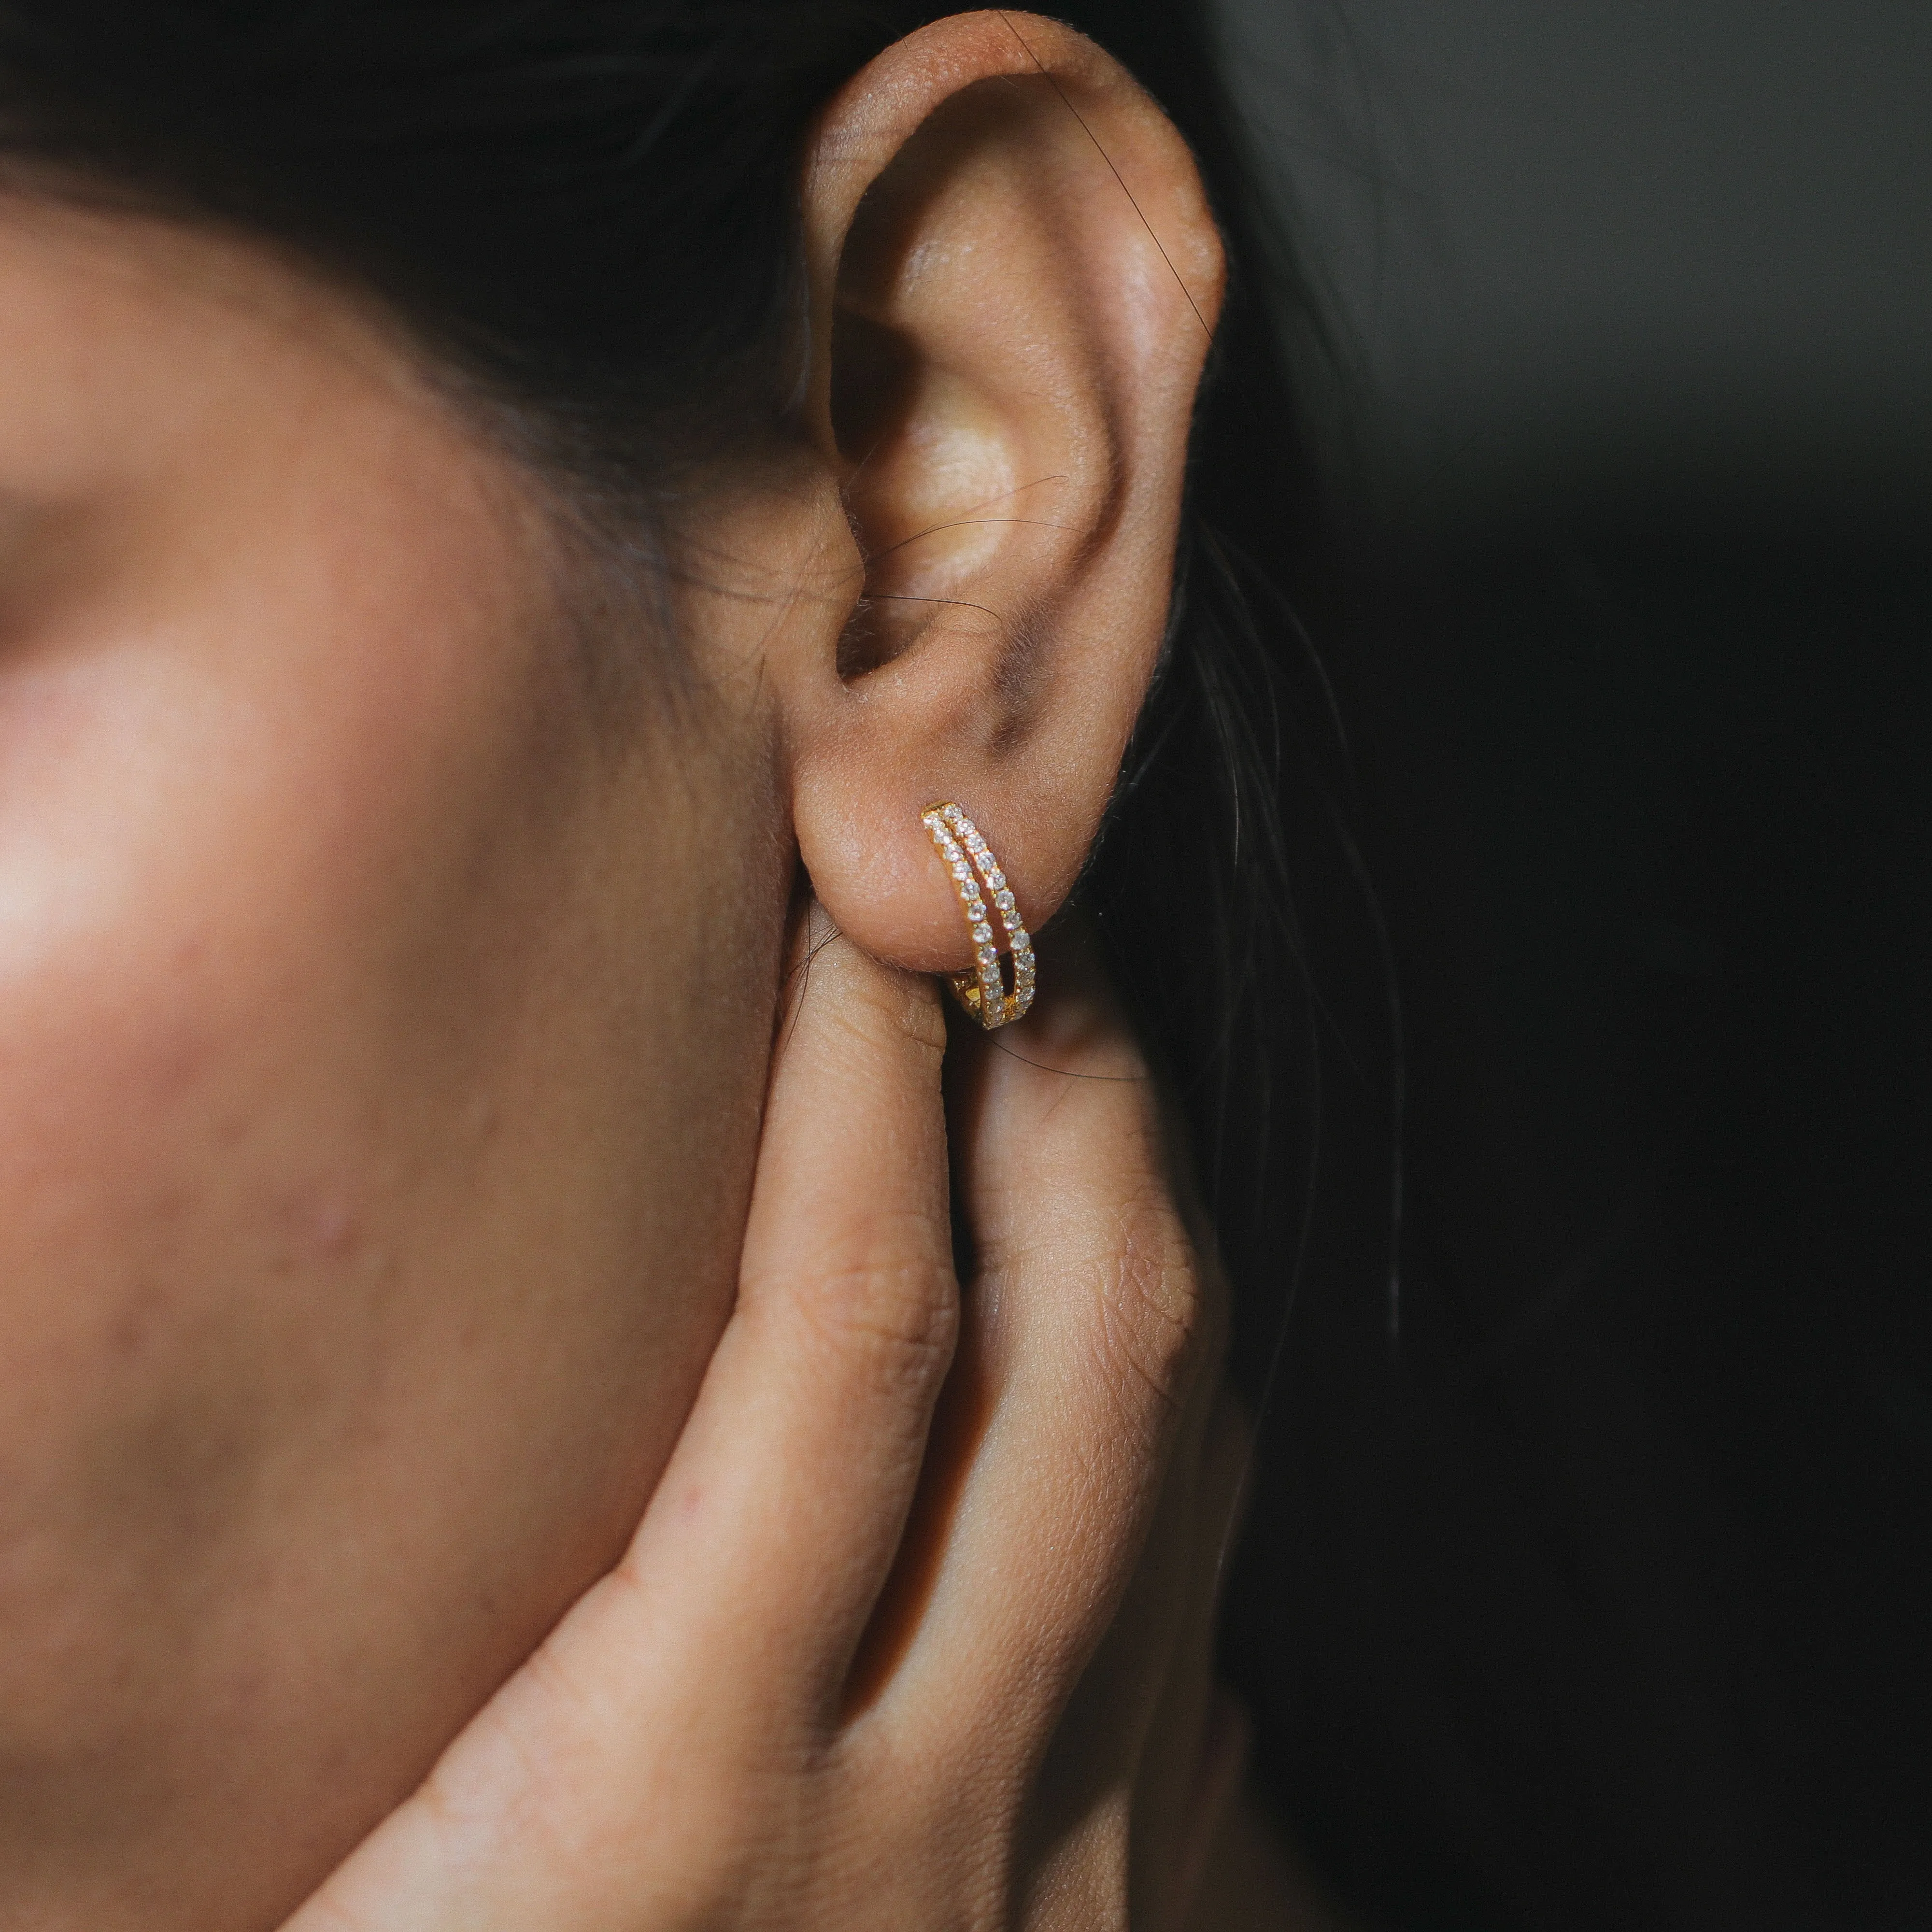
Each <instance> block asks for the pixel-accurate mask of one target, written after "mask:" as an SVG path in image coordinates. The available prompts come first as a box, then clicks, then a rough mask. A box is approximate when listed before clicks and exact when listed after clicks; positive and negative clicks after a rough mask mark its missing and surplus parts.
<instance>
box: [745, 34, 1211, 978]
mask: <svg viewBox="0 0 1932 1932" xmlns="http://www.w3.org/2000/svg"><path fill="white" fill-rule="evenodd" d="M805 226H806V239H807V247H808V266H809V274H810V276H811V304H812V315H813V318H814V329H813V340H814V344H816V345H817V347H816V355H817V362H816V366H815V367H814V370H813V371H812V375H811V385H812V386H811V395H810V399H809V413H810V419H811V425H812V428H813V433H814V435H815V437H817V440H818V441H819V443H820V448H821V452H822V455H823V459H824V460H825V461H826V463H828V464H829V465H831V466H832V467H833V469H834V471H835V474H836V475H837V476H838V479H839V481H840V482H841V487H842V489H843V492H844V499H845V503H846V507H847V513H848V517H849V520H850V525H851V528H852V531H853V537H854V538H855V541H856V545H857V548H858V552H859V554H857V555H856V556H854V557H853V559H852V574H851V577H850V580H849V586H850V587H849V589H848V591H847V596H846V598H845V599H844V604H843V605H842V606H841V608H842V609H843V610H844V611H845V612H847V613H848V614H847V621H846V622H845V623H844V627H843V629H842V631H841V633H840V634H838V637H837V638H836V640H835V641H834V640H832V639H831V638H830V637H829V633H828V632H827V631H826V630H825V629H824V628H823V627H820V626H808V627H806V629H807V631H811V632H812V633H814V634H815V637H816V641H815V642H808V643H805V645H804V646H802V648H796V649H790V650H787V651H784V652H781V653H780V657H781V659H782V661H781V662H778V663H775V664H770V665H769V666H768V670H770V671H772V672H774V673H775V674H776V676H777V677H778V682H779V686H780V688H779V689H778V692H777V696H778V702H779V706H780V709H781V718H782V727H781V728H782V730H783V732H784V736H785V739H786V748H787V754H788V755H787V763H788V766H789V769H790V772H791V775H792V783H793V819H794V823H795V824H796V829H797V834H798V839H799V849H800V851H801V853H802V856H803V859H804V861H805V865H806V866H807V868H808V870H809V871H810V873H811V878H812V881H813V883H814V887H815V889H816V890H817V894H818V896H819V898H820V901H822V902H823V904H824V905H825V907H826V909H827V910H828V911H829V913H831V915H832V917H833V918H834V919H835V920H836V921H837V922H838V924H839V925H840V926H841V927H842V928H843V929H844V930H845V931H846V932H847V933H849V934H850V935H851V936H852V937H853V938H854V939H856V941H858V942H859V944H861V945H862V946H864V947H865V948H866V949H867V950H868V951H870V952H871V953H874V954H876V955H877V956H879V957H880V958H883V959H890V960H892V961H895V962H898V963H899V964H901V965H906V966H908V967H911V968H916V969H917V970H919V971H942V970H950V969H956V968H961V967H963V966H965V965H966V964H967V963H968V959H969V958H970V956H971V944H970V941H969V939H968V935H967V932H966V930H965V925H964V922H962V919H961V916H960V913H959V901H958V900H957V899H956V898H955V896H954V894H953V887H952V883H951V880H950V876H949V875H948V874H947V870H946V868H945V867H944V865H942V864H941V862H940V860H939V859H938V856H937V855H936V854H935V852H934V850H933V848H932V843H931V841H930V839H929V836H928V835H927V833H926V829H925V828H924V827H923V826H922V824H921V823H920V819H919V814H920V811H921V810H922V808H924V807H925V806H926V805H929V804H932V802H935V800H938V799H952V800H955V801H956V802H958V803H959V805H961V806H962V807H963V808H965V811H967V813H968V814H970V816H971V817H972V818H973V819H974V820H976V821H977V823H978V825H979V826H980V829H981V830H982V831H983V832H984V833H985V835H986V838H987V840H988V841H989V844H991V845H992V848H993V850H994V851H995V853H997V854H998V858H999V860H1000V862H1001V865H1002V866H1003V868H1004V870H1005V871H1006V873H1007V878H1008V880H1009V882H1010V885H1011V886H1012V888H1013V891H1014V892H1015V894H1016V897H1017V898H1018V901H1019V912H1020V913H1021V914H1022V916H1024V918H1025V919H1026V920H1027V922H1028V923H1029V924H1030V925H1034V926H1037V925H1040V924H1042V923H1043V922H1045V921H1046V919H1048V918H1049V917H1050V916H1052V913H1054V912H1055V910H1057V909H1058V907H1059V906H1060V904H1061V901H1063V900H1064V898H1065V897H1066V895H1067V892H1068V891H1069V890H1070V889H1071V887H1072V886H1073V882H1074V880H1075V879H1076V877H1077V876H1078V874H1079V870H1080V868H1081V865H1082V862H1083V860H1084V858H1085V854H1086V852H1087V849H1088V846H1089V844H1091V841H1092V840H1093V838H1094V834H1095V832H1096V830H1097V827H1098V826H1099V824H1100V817H1101V814H1102V813H1103V811H1104V810H1105V808H1106V803H1107V800H1108V797H1109V794H1110V793H1111V791H1112V788H1113V786H1114V784H1115V779H1116V778H1117V776H1118V772H1119V769H1120V766H1121V758H1122V756H1123V754H1124V751H1125V748H1126V745H1127V738H1128V735H1129V733H1130V731H1131V730H1132V729H1133V723H1134V719H1135V718H1136V714H1137V713H1138V712H1139V709H1140V706H1141V703H1142V700H1143V698H1144V697H1145V695H1146V692H1147V689H1148V683H1149V681H1150V679H1151V677H1152V676H1153V674H1154V667H1155V664H1156V661H1157V658H1158V655H1159V653H1160V646H1161V642H1162V639H1163V635H1164V633H1165V630H1166V619H1167V610H1168V604H1169V593H1170V589H1171V582H1172V571H1173V560H1174V549H1175V536H1176V532H1177V529H1178V523H1179V517H1180V510H1181V489H1182V482H1183V472H1184V466H1185V461H1186V455H1187V437H1188V429H1189V424H1190V417H1191V415H1192V412H1193V402H1194V395H1195V391H1196V386H1197V385H1198V383H1199V379H1200V375H1201V370H1202V364H1203V362H1204V359H1205V356H1206V353H1207V350H1208V344H1209V337H1210V330H1211V326H1212V324H1213V322H1214V317H1215V316H1216V314H1217V310H1218V306H1219V302H1220V293H1221V286H1222V257H1221V249H1220V239H1219V236H1218V235H1217V232H1216V229H1215V227H1214V222H1213V220H1212V218H1211V216H1210V214H1209V212H1208V207H1207V204H1206V202H1205V199H1204V197H1203V195H1202V189H1201V185H1200V181H1199V176H1198V175H1197V173H1196V169H1195V166H1194V163H1193V157H1191V155H1190V154H1189V152H1188V151H1187V147H1186V145H1185V144H1184V142H1182V141H1181V138H1180V136H1178V134H1177V133H1175V130H1174V128H1173V127H1172V125H1171V124H1170V123H1169V121H1168V120H1167V119H1166V116H1165V115H1163V114H1162V113H1161V112H1160V110H1159V109H1158V108H1157V107H1155V106H1154V104H1153V102H1152V101H1150V100H1149V99H1148V96H1147V95H1145V94H1144V93H1143V92H1142V91H1141V90H1140V89H1139V87H1138V86H1136V85H1135V83H1133V80H1130V78H1129V77H1128V76H1127V74H1126V73H1125V72H1124V71H1123V70H1122V69H1121V68H1120V67H1119V66H1118V64H1117V63H1115V62H1114V61H1112V59H1111V58H1109V56H1108V55H1106V54H1105V53H1103V52H1102V51H1101V50H1100V49H1099V48H1098V47H1097V46H1094V44H1093V43H1092V42H1091V41H1089V40H1086V39H1085V38H1084V37H1082V36H1081V35H1079V34H1076V33H1074V32H1073V31H1071V30H1070V28H1066V27H1063V26H1059V25H1058V24H1057V23H1054V22H1052V21H1049V20H1043V19H1040V17H1037V16H1036V15H1033V14H1028V13H969V14H962V15H959V16H956V17H953V18H951V19H949V20H942V21H940V22H938V23H936V24H935V25H934V26H929V27H927V28H922V30H920V31H919V32H917V33H915V34H911V35H910V36H909V37H907V38H906V39H904V40H901V41H900V42H898V43H897V44H896V45H895V46H892V47H891V48H889V49H888V50H887V51H886V52H884V53H883V54H882V55H880V56H879V58H877V59H876V60H874V62H872V63H871V65H869V66H868V67H867V68H865V70H864V71H862V72H861V73H860V74H859V75H857V76H856V77H855V78H854V79H853V80H852V81H851V82H850V83H849V84H848V85H847V86H846V87H845V88H844V89H843V90H842V91H841V93H840V94H839V95H838V97H837V98H835V100H834V101H832V104H831V105H830V106H829V108H828V109H827V110H826V112H825V113H824V114H823V116H822V118H821V119H820V123H819V124H818V127H817V132H816V136H815V139H814V145H813V148H812V151H811V155H810V157H809V163H808V169H807V173H806V177H805ZM854 593H856V595H855V594H854Z"/></svg>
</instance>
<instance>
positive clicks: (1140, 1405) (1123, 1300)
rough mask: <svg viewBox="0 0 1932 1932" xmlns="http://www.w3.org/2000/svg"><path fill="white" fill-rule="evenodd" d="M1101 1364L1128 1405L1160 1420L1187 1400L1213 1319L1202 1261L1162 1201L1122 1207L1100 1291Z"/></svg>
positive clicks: (1146, 1418) (1150, 1421) (1127, 1409)
mask: <svg viewBox="0 0 1932 1932" xmlns="http://www.w3.org/2000/svg"><path fill="white" fill-rule="evenodd" d="M1100 1317H1101V1327H1100V1334H1101V1349H1102V1353H1103V1367H1104V1368H1105V1370H1106V1373H1107V1375H1108V1376H1109V1381H1110V1382H1111V1384H1112V1386H1113V1389H1114V1394H1115V1400H1116V1401H1117V1403H1118V1405H1119V1406H1120V1407H1121V1409H1122V1411H1123V1412H1124V1414H1125V1415H1128V1416H1130V1417H1133V1418H1139V1419H1140V1420H1141V1421H1142V1426H1143V1427H1146V1426H1150V1425H1151V1426H1154V1427H1158V1426H1159V1425H1160V1423H1161V1422H1162V1421H1163V1420H1164V1419H1165V1418H1166V1417H1167V1416H1168V1415H1172V1414H1173V1413H1175V1412H1178V1411H1179V1409H1181V1407H1182V1406H1183V1405H1184V1403H1185V1401H1186V1399H1187V1393H1188V1391H1189V1390H1190V1388H1191V1387H1192V1385H1193V1382H1194V1379H1195V1376H1196V1373H1198V1371H1199V1367H1200V1365H1201V1364H1202V1361H1203V1360H1204V1359H1205V1357H1206V1355H1208V1352H1210V1349H1211V1345H1212V1340H1213V1325H1212V1322H1211V1314H1210V1309H1209V1305H1208V1297H1207V1295H1206V1293H1205V1284H1204V1282H1203V1280H1202V1270H1201V1266H1200V1263H1199V1259H1198V1258H1197V1256H1196V1253H1195V1251H1194V1247H1193V1243H1192V1242H1191V1241H1190V1240H1189V1239H1188V1237H1187V1230H1186V1229H1185V1228H1184V1226H1182V1225H1181V1220H1180V1217H1178V1215H1177V1214H1175V1212H1174V1211H1173V1209H1172V1207H1171V1206H1170V1205H1169V1204H1168V1203H1167V1202H1166V1201H1164V1200H1160V1201H1157V1200H1151V1199H1142V1200H1139V1201H1133V1202H1129V1203H1127V1205H1125V1206H1124V1208H1123V1209H1122V1211H1121V1217H1120V1224H1119V1227H1118V1232H1117V1236H1116V1239H1115V1243H1114V1245H1113V1247H1112V1251H1111V1252H1110V1253H1109V1255H1108V1256H1107V1258H1106V1264H1105V1274H1104V1277H1103V1283H1102V1287H1101V1295H1100Z"/></svg>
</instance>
